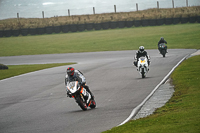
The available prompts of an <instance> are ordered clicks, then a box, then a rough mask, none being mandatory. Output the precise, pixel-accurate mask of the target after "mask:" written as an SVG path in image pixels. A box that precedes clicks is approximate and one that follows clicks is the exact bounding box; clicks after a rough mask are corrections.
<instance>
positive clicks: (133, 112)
mask: <svg viewBox="0 0 200 133" xmlns="http://www.w3.org/2000/svg"><path fill="white" fill-rule="evenodd" d="M188 56H189V54H188V55H186V56H185V57H184V58H183V59H182V60H180V61H179V62H178V63H177V64H176V66H174V67H173V68H172V70H171V71H170V72H169V73H168V74H167V75H166V76H165V77H164V79H163V80H162V81H161V82H160V83H159V84H158V85H157V86H156V87H155V88H154V90H153V91H152V92H151V93H150V94H149V95H148V96H147V97H146V98H145V99H144V100H143V101H142V103H140V104H139V105H138V106H137V107H135V108H134V109H133V110H132V112H131V114H130V116H129V117H128V118H127V119H126V120H125V121H123V122H122V123H121V124H119V125H118V126H121V125H123V124H125V123H126V122H128V121H129V120H130V119H131V118H132V117H133V116H135V115H136V114H137V113H138V111H139V110H140V109H141V107H142V106H143V105H144V104H145V103H146V101H147V100H148V99H149V98H150V97H151V96H152V95H153V94H154V93H155V91H156V90H157V89H158V88H159V87H160V86H161V84H163V83H164V82H165V81H166V80H167V78H168V77H169V75H171V73H172V72H173V71H174V70H175V69H176V68H177V67H178V66H179V65H180V64H181V63H182V62H183V60H185V59H186V58H187V57H188Z"/></svg>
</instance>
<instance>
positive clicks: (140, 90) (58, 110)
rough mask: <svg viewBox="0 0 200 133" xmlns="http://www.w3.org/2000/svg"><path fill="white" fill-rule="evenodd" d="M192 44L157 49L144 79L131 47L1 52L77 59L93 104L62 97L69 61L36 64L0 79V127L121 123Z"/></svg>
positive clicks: (88, 128)
mask: <svg viewBox="0 0 200 133" xmlns="http://www.w3.org/2000/svg"><path fill="white" fill-rule="evenodd" d="M195 51H196V50H194V49H180V50H178V49H173V50H172V49H169V53H168V54H167V55H166V58H163V57H162V56H161V55H160V54H158V51H157V50H147V52H148V54H149V55H150V56H151V66H150V71H149V73H148V74H147V77H146V78H145V79H142V78H141V76H140V75H139V73H138V72H137V70H136V67H134V66H133V65H132V62H133V56H134V54H135V51H107V52H91V53H73V54H55V55H33V56H15V57H0V62H1V63H2V64H5V65H11V64H41V63H61V62H62V63H64V62H78V64H75V65H72V66H73V67H75V68H76V69H79V70H81V71H82V72H83V74H84V75H85V77H86V81H87V84H88V85H89V86H90V89H91V91H92V92H93V93H94V95H95V99H96V102H97V108H96V109H93V110H91V109H88V111H82V110H81V109H80V107H79V106H77V104H76V102H75V101H74V99H70V98H67V97H66V92H65V86H64V77H65V71H66V69H67V67H69V66H61V67H55V68H50V69H45V70H40V71H36V72H32V73H27V74H23V75H20V76H16V77H12V78H8V79H4V80H0V92H1V93H0V118H1V119H0V132H2V133H4V132H5V133H7V132H15V133H21V132H29V133H47V132H48V133H54V132H55V133H63V132H65V133H66V132H67V133H68V132H69V133H71V132H82V133H88V132H90V133H99V132H102V131H105V130H108V129H111V128H112V127H115V126H117V125H119V124H120V123H122V122H123V121H124V120H125V119H127V117H129V115H130V113H131V112H132V110H133V109H134V108H135V107H136V106H138V105H139V104H140V103H141V102H142V101H143V100H144V99H145V98H146V97H147V96H148V95H149V94H150V93H151V92H152V90H153V89H154V88H155V87H156V85H157V84H159V83H160V81H161V80H162V79H163V78H164V77H165V76H166V75H167V73H169V71H170V70H171V69H172V68H173V67H174V66H175V65H176V64H177V63H178V62H179V61H180V60H181V59H182V58H183V57H185V56H186V55H188V54H191V53H193V52H195Z"/></svg>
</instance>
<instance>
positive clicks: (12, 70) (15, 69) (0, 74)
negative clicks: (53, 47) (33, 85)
mask: <svg viewBox="0 0 200 133" xmlns="http://www.w3.org/2000/svg"><path fill="white" fill-rule="evenodd" d="M71 64H75V63H54V64H34V65H8V68H9V69H5V70H0V80H2V79H5V78H10V77H13V76H17V75H21V74H24V73H28V72H33V71H37V70H42V69H46V68H51V67H57V66H64V65H71Z"/></svg>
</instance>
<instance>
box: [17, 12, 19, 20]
mask: <svg viewBox="0 0 200 133" xmlns="http://www.w3.org/2000/svg"><path fill="white" fill-rule="evenodd" d="M17 21H19V13H17Z"/></svg>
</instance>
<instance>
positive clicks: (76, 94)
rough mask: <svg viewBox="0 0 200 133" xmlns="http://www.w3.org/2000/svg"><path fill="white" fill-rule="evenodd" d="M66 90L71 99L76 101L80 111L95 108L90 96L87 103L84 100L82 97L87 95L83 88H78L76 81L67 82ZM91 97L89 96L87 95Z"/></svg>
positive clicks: (92, 98)
mask: <svg viewBox="0 0 200 133" xmlns="http://www.w3.org/2000/svg"><path fill="white" fill-rule="evenodd" d="M67 89H68V90H69V92H70V93H71V95H72V97H73V98H74V99H75V100H76V102H77V103H78V105H79V106H80V107H81V109H82V110H87V107H90V108H95V107H96V102H95V100H94V97H93V96H91V99H90V101H89V103H88V104H87V101H86V100H85V99H84V95H86V93H88V92H87V91H86V89H85V88H84V87H83V86H80V85H79V83H78V81H71V82H67ZM89 95H91V94H89Z"/></svg>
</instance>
